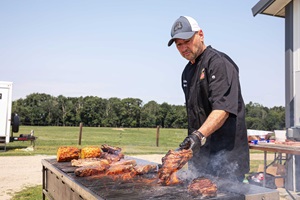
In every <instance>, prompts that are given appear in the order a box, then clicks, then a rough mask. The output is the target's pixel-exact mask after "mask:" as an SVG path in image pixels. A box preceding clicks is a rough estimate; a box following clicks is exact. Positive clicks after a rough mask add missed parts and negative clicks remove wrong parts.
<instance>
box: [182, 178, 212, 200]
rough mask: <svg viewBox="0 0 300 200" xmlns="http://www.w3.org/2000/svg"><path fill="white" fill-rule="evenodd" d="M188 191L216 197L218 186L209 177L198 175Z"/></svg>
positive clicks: (206, 196)
mask: <svg viewBox="0 0 300 200" xmlns="http://www.w3.org/2000/svg"><path fill="white" fill-rule="evenodd" d="M188 192H189V193H190V194H191V195H192V196H199V195H201V196H202V197H203V198H208V197H209V198H210V197H215V196H216V195H217V186H216V184H214V183H213V182H212V181H211V180H210V179H208V178H205V177H198V178H196V179H194V180H193V181H192V182H191V184H190V185H188Z"/></svg>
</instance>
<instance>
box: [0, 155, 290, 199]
mask: <svg viewBox="0 0 300 200" xmlns="http://www.w3.org/2000/svg"><path fill="white" fill-rule="evenodd" d="M163 156H164V155H161V154H153V155H137V156H132V157H135V158H139V159H144V160H147V161H151V162H156V163H161V158H162V157H163ZM48 158H55V156H45V155H37V156H10V157H1V156H0V169H1V170H0V182H1V185H0V199H1V200H9V199H11V197H12V196H13V194H14V193H15V192H18V191H21V190H22V189H23V188H24V187H26V186H35V185H41V184H42V164H41V160H42V159H48ZM250 159H251V160H263V154H254V155H253V154H252V155H251V158H250ZM268 159H269V160H272V159H273V156H272V155H269V156H268ZM279 191H280V195H281V198H280V199H281V200H282V199H289V198H283V197H285V196H287V194H286V192H285V191H284V190H280V189H279Z"/></svg>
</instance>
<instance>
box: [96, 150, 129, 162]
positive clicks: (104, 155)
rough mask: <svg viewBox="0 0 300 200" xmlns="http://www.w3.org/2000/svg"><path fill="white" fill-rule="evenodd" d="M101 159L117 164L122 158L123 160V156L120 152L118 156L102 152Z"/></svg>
mask: <svg viewBox="0 0 300 200" xmlns="http://www.w3.org/2000/svg"><path fill="white" fill-rule="evenodd" d="M101 158H102V159H106V160H108V161H109V162H110V163H112V162H118V161H120V160H121V159H122V158H124V154H122V153H121V152H120V153H119V154H111V153H107V152H103V153H102V154H101Z"/></svg>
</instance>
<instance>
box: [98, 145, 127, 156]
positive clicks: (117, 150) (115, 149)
mask: <svg viewBox="0 0 300 200" xmlns="http://www.w3.org/2000/svg"><path fill="white" fill-rule="evenodd" d="M101 149H102V151H103V152H107V153H110V154H119V153H120V152H121V151H122V149H121V148H120V147H113V146H109V145H107V144H103V145H102V146H101Z"/></svg>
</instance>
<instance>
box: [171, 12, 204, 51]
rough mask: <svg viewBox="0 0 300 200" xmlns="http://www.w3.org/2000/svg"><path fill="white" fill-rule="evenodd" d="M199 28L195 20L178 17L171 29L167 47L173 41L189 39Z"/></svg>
mask: <svg viewBox="0 0 300 200" xmlns="http://www.w3.org/2000/svg"><path fill="white" fill-rule="evenodd" d="M199 30H200V27H199V25H198V23H197V22H196V20H195V19H193V18H191V17H188V16H180V17H179V18H178V19H177V20H176V21H175V22H174V24H173V26H172V29H171V37H172V38H171V39H170V41H169V42H168V46H171V45H172V44H173V42H174V40H175V39H184V40H186V39H189V38H191V37H192V36H193V35H194V34H195V33H196V32H197V31H199Z"/></svg>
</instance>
